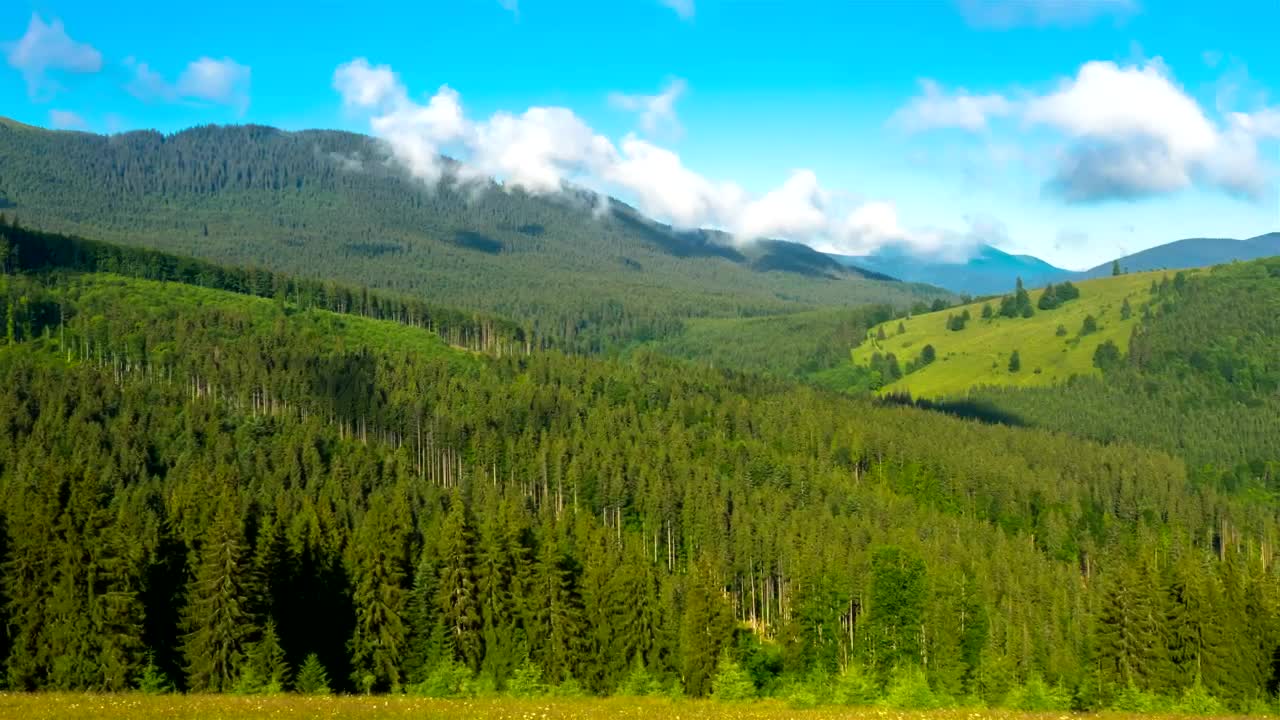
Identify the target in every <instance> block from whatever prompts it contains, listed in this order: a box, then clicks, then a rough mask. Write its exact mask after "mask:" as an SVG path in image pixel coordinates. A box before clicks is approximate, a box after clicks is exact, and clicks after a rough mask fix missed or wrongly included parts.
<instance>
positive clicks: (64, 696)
mask: <svg viewBox="0 0 1280 720" xmlns="http://www.w3.org/2000/svg"><path fill="white" fill-rule="evenodd" d="M1071 716H1072V715H1071V714H1070V713H1059V712H1055V713H1026V712H1018V711H1014V710H980V709H972V708H969V709H954V710H932V711H909V710H889V709H885V708H875V707H871V708H846V707H830V706H827V707H819V708H814V709H811V710H796V709H793V708H790V707H788V706H787V705H786V704H785V703H783V702H781V701H760V702H750V703H720V702H715V701H710V700H682V701H671V700H663V699H654V698H607V699H599V698H584V699H554V700H553V699H546V698H542V699H530V700H521V699H514V698H485V699H476V700H432V699H425V698H409V697H403V696H400V697H387V696H376V695H375V696H372V697H363V696H330V697H324V696H300V695H274V696H257V697H253V696H234V695H142V694H138V693H135V694H128V695H92V694H75V693H29V694H20V693H3V694H0V720H10V718H14V719H17V718H22V719H23V720H53V719H54V718H57V719H58V720H89V719H90V718H92V719H93V720H99V719H104V720H126V719H128V720H160V719H161V718H163V719H164V720H197V719H198V720H213V719H218V720H240V719H241V718H246V719H247V718H352V719H353V720H384V719H387V720H390V719H398V718H420V719H423V720H426V719H430V720H463V719H464V718H475V719H476V720H544V719H545V720H551V719H553V718H564V719H565V720H639V719H640V718H662V720H784V719H785V718H812V720H835V719H836V718H865V719H867V720H979V719H980V718H992V719H994V720H1030V719H1032V718H1040V719H1042V720H1059V719H1060V718H1066V717H1071ZM1078 717H1090V716H1087V715H1083V716H1078ZM1097 717H1099V718H1107V719H1108V720H1111V719H1115V720H1120V719H1122V718H1127V717H1135V718H1137V717H1141V718H1149V719H1156V718H1161V717H1175V716H1170V715H1164V716H1161V715H1140V716H1139V715H1132V716H1131V715H1125V714H1120V713H1103V714H1100V715H1098V716H1097Z"/></svg>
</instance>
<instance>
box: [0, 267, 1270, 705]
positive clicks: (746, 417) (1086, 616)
mask: <svg viewBox="0 0 1280 720" xmlns="http://www.w3.org/2000/svg"><path fill="white" fill-rule="evenodd" d="M6 267H8V266H7V265H6ZM0 283H2V285H0V298H3V301H4V305H3V308H0V310H2V311H3V315H4V317H5V318H6V326H5V328H6V334H5V337H4V345H3V346H0V498H3V500H2V501H0V517H2V519H3V525H2V526H3V528H4V534H3V537H4V543H3V546H2V547H0V551H2V552H3V564H2V565H0V567H2V568H3V574H2V577H0V587H2V588H3V590H4V594H5V598H6V602H5V603H4V604H3V610H2V612H3V615H4V622H3V624H2V626H3V627H5V628H6V629H7V631H6V633H5V634H4V636H3V638H0V639H2V640H3V654H4V657H5V669H6V676H7V679H8V684H9V686H10V687H12V688H49V689H52V688H93V689H102V690H109V689H119V688H122V687H125V686H127V685H129V684H131V682H132V679H133V678H134V677H136V676H137V673H138V672H139V671H140V669H141V668H142V666H143V665H144V664H145V663H146V658H147V656H148V653H152V654H153V655H154V658H155V660H156V663H157V665H158V666H159V667H161V668H162V669H163V670H164V671H165V672H167V673H168V674H169V675H170V676H171V677H175V678H179V679H180V680H181V682H182V683H183V685H184V686H185V687H189V688H192V689H196V690H215V691H216V690H230V689H232V688H234V687H236V686H237V685H238V684H239V683H243V682H248V680H246V679H245V678H246V676H248V677H249V678H250V680H251V679H252V677H253V673H255V672H258V671H259V670H260V669H261V668H259V667H258V663H259V662H260V659H261V658H264V657H277V655H279V654H281V653H282V655H280V657H283V658H284V659H286V660H287V661H288V663H289V664H290V665H291V666H292V667H295V668H296V667H298V665H299V664H301V662H302V660H303V658H304V657H306V656H307V655H308V654H310V653H315V654H316V655H317V657H318V658H319V659H320V661H321V662H323V664H324V665H326V666H327V667H328V669H329V671H330V677H331V678H333V679H334V680H335V682H336V683H338V684H339V685H340V686H341V687H343V688H345V689H351V690H355V689H370V690H374V691H383V690H391V689H398V688H402V687H405V686H414V687H423V686H422V685H420V684H421V683H428V686H430V683H438V682H442V680H441V678H442V677H447V678H456V677H460V676H466V677H470V676H475V677H477V678H479V680H480V681H482V682H484V683H488V684H490V687H498V688H501V687H504V686H505V685H506V684H507V683H508V682H509V681H510V680H511V678H512V677H513V674H514V672H515V669H516V668H517V667H522V666H527V664H526V663H532V664H533V665H534V666H536V667H537V668H539V669H540V670H541V671H542V672H543V673H544V677H545V678H546V680H547V681H549V682H568V680H569V678H573V679H574V681H576V682H578V683H580V684H581V686H582V687H584V688H585V689H587V690H588V691H591V692H614V691H618V690H619V689H620V688H621V687H622V685H623V684H624V683H625V682H626V681H627V679H628V678H630V677H632V676H633V673H634V672H635V671H636V668H644V670H645V672H646V673H649V675H650V677H652V678H653V679H654V682H656V683H657V684H658V685H660V686H661V687H663V688H670V687H671V686H673V685H676V686H679V687H680V688H682V690H683V692H685V693H688V694H690V695H695V696H700V695H704V694H706V693H707V692H708V691H709V690H710V678H711V674H712V672H713V670H714V668H715V666H716V664H717V662H718V658H720V657H722V656H724V654H726V653H727V654H728V656H729V657H732V658H735V659H737V660H739V661H741V662H742V664H743V666H744V667H745V668H747V669H748V670H749V672H750V673H751V677H752V680H753V682H754V683H755V684H756V685H757V687H759V688H761V689H763V690H765V691H774V690H776V689H777V688H779V687H780V686H781V685H782V684H784V683H786V682H789V681H796V680H798V679H803V678H808V677H811V676H813V675H814V673H828V674H832V673H836V672H838V671H840V670H841V669H845V670H846V671H847V669H848V668H850V667H860V668H863V669H864V671H865V672H866V673H867V676H868V677H869V678H871V682H873V683H876V684H883V683H886V682H888V681H889V680H890V679H891V678H892V677H895V675H896V674H901V673H903V672H907V669H909V668H913V667H914V668H919V669H920V670H921V671H923V672H924V673H925V676H926V677H927V679H928V682H929V684H930V685H931V687H932V688H933V689H934V691H936V692H938V693H941V694H944V695H947V696H950V697H953V698H960V697H966V696H973V697H978V698H982V699H983V700H985V701H987V702H991V703H997V704H998V703H1002V702H1005V701H1006V700H1007V699H1008V698H1009V697H1011V693H1013V692H1015V691H1017V690H1018V688H1020V687H1021V686H1022V685H1023V684H1024V683H1027V684H1031V683H1036V682H1041V681H1042V680H1043V681H1045V682H1047V683H1049V685H1058V686H1060V687H1061V688H1062V692H1063V693H1064V694H1065V696H1066V697H1068V698H1069V701H1070V702H1071V703H1072V704H1074V705H1076V706H1078V707H1096V706H1099V705H1101V704H1106V703H1110V702H1112V701H1113V700H1114V699H1115V698H1116V697H1118V696H1119V695H1120V694H1121V693H1123V692H1129V691H1130V690H1131V689H1132V690H1133V691H1138V690H1140V691H1146V692H1160V693H1165V694H1169V695H1176V694H1180V693H1182V692H1183V691H1184V690H1186V689H1187V688H1191V687H1200V686H1203V687H1204V688H1207V689H1208V690H1209V691H1211V692H1213V693H1214V694H1215V695H1217V696H1219V697H1221V698H1224V699H1226V700H1228V701H1229V702H1230V703H1231V704H1232V706H1233V707H1236V708H1239V709H1241V710H1247V709H1249V708H1252V707H1256V705H1257V703H1259V702H1265V701H1266V696H1267V693H1268V692H1270V689H1271V688H1273V687H1274V684H1275V682H1276V679H1277V677H1276V667H1275V663H1274V657H1275V655H1274V652H1275V649H1276V647H1277V645H1278V642H1277V639H1278V637H1280V635H1278V633H1280V624H1278V619H1280V618H1278V617H1277V611H1276V607H1277V603H1278V602H1280V598H1278V597H1277V595H1276V588H1277V582H1276V575H1275V573H1276V567H1275V564H1274V559H1273V549H1274V547H1275V542H1276V540H1277V537H1276V535H1277V523H1276V517H1275V505H1274V503H1257V502H1255V501H1253V500H1252V499H1251V498H1246V497H1241V496H1238V495H1237V494H1236V493H1233V492H1228V491H1224V490H1222V489H1220V488H1218V487H1217V486H1216V485H1214V484H1211V483H1209V484H1197V483H1192V482H1190V481H1189V480H1188V477H1187V474H1186V472H1185V470H1184V466H1183V463H1182V462H1181V461H1180V460H1179V459H1177V458H1175V457H1172V456H1169V455H1166V454H1164V453H1161V452H1156V451H1150V450H1145V449H1142V448H1139V447H1136V446H1133V445H1128V444H1124V443H1115V444H1112V445H1109V446H1104V445H1096V444H1093V443H1089V442H1081V441H1078V440H1076V439H1074V438H1071V437H1068V436H1066V435H1061V434H1056V433H1049V432H1043V431H1038V430H1028V429H1019V428H1009V427H1002V426H987V425H981V424H977V423H973V422H967V421H962V420H958V419H955V418H950V417H946V416H944V415H940V414H935V413H928V412H923V411H920V410H916V409H912V408H896V407H878V406H876V405H875V404H873V403H871V402H868V401H863V400H857V399H851V398H844V397H840V396H836V395H833V394H828V393H825V392H822V391H818V390H814V389H810V388H805V387H803V386H798V385H794V384H790V383H785V382H781V381H772V380H768V379H763V378H760V377H757V376H751V375H741V374H737V373H733V372H726V371H723V370H715V369H705V368H697V367H693V366H690V365H688V364H685V363H681V362H677V361H672V360H667V359H662V358H659V357H656V356H653V355H645V354H641V355H637V356H636V357H633V358H630V359H627V360H610V361H606V360H598V359H589V358H581V357H572V356H565V355H560V354H556V353H537V352H535V353H533V354H531V355H525V354H524V353H515V354H511V353H505V354H504V356H503V357H497V353H496V350H486V349H485V348H484V347H481V348H479V349H480V350H481V352H478V353H466V352H463V351H461V350H457V349H452V348H449V347H447V346H446V345H445V344H444V343H442V342H440V341H439V340H437V339H435V338H434V337H433V336H432V335H431V334H430V333H429V331H427V330H425V329H423V328H422V327H419V326H416V325H406V324H402V323H398V322H391V321H389V320H376V319H372V318H365V317H355V316H352V315H350V314H345V315H340V314H334V313H331V312H329V311H328V310H324V309H321V308H320V307H317V306H311V307H304V306H302V305H300V304H298V303H296V302H295V301H294V300H293V299H292V298H291V297H289V296H287V295H284V294H280V295H277V296H276V297H275V298H273V299H267V298H260V297H253V296H250V295H247V294H230V293H227V292H226V291H221V290H212V289H207V288H198V287H194V286H191V285H190V284H187V283H183V284H174V283H162V282H156V281H148V280H141V279H135V278H124V277H120V276H116V275H109V274H83V273H75V272H67V271H65V270H56V269H50V268H48V267H47V266H45V268H44V269H42V270H38V271H30V272H26V273H24V274H21V275H13V274H10V275H7V276H5V277H4V278H3V279H0ZM303 297H305V295H304V296H303ZM1275 490H1276V488H1274V487H1271V488H1267V489H1266V491H1268V492H1275ZM957 617H963V618H966V619H967V620H966V622H963V623H959V624H957V623H956V622H955V619H956V618H957ZM1197 683H1199V684H1197Z"/></svg>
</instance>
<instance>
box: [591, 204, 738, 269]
mask: <svg viewBox="0 0 1280 720" xmlns="http://www.w3.org/2000/svg"><path fill="white" fill-rule="evenodd" d="M613 219H614V220H616V221H617V222H618V223H619V224H621V225H624V226H626V227H627V228H628V229H630V230H633V231H635V232H636V233H638V234H640V235H641V236H642V237H644V239H645V240H647V241H649V242H650V243H652V244H654V245H656V246H658V248H659V249H660V250H662V251H663V252H665V253H667V254H668V255H674V256H676V257H680V258H686V257H722V258H725V259H727V260H732V261H734V262H744V261H745V260H746V258H744V257H743V256H742V253H740V252H738V251H737V250H734V249H733V248H731V247H729V246H727V245H721V244H719V243H717V242H715V240H714V239H712V237H711V236H710V235H709V234H708V233H707V232H705V231H702V230H673V229H671V228H668V227H665V226H662V225H655V224H653V223H652V222H650V221H648V220H646V219H644V218H640V217H637V216H636V215H633V214H632V213H630V212H626V211H618V210H615V211H614V213H613Z"/></svg>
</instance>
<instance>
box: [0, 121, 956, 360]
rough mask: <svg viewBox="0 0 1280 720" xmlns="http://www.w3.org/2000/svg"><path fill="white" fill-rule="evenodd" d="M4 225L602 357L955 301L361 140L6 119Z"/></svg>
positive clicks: (2, 132)
mask: <svg viewBox="0 0 1280 720" xmlns="http://www.w3.org/2000/svg"><path fill="white" fill-rule="evenodd" d="M0 159H3V161H2V162H0V212H4V213H7V214H8V215H9V217H10V218H16V219H17V220H18V221H19V222H21V223H22V224H23V225H25V226H29V227H35V228H38V229H43V230H48V231H53V232H61V233H69V234H75V235H81V236H84V237H87V238H92V239H97V240H105V241H110V242H120V243H126V244H131V245H138V246H144V247H150V248H154V249H159V250H164V251H167V252H174V253H179V254H184V255H191V256H194V257H198V258H201V259H204V260H209V261H213V262H218V263H223V264H231V265H238V266H242V267H261V268H265V269H269V270H273V271H279V272H287V273H290V274H293V275H297V276H302V277H312V278H316V277H327V278H331V279H334V280H338V281H342V282H346V283H352V284H357V285H365V286H368V287H373V288H380V289H385V290H390V291H393V292H398V293H404V294H408V295H413V296H416V297H419V298H422V299H424V300H428V301H431V302H435V303H439V304H447V305H449V306H451V307H458V308H464V309H473V310H482V311H487V312H493V313H497V314H500V315H503V316H505V317H509V318H512V319H514V320H517V321H519V322H522V323H524V324H526V325H528V326H530V328H531V329H532V330H534V331H536V332H537V334H539V335H540V336H541V337H544V338H548V337H558V338H560V342H561V344H562V346H563V347H566V348H567V349H580V350H587V351H596V350H601V349H604V348H605V347H606V346H609V345H611V344H618V345H623V344H626V343H629V342H632V341H636V340H645V339H647V338H649V337H651V336H654V335H660V334H662V333H665V332H669V331H670V330H671V328H673V327H676V326H678V325H679V323H681V322H683V321H684V320H685V319H688V318H694V317H746V316H758V315H773V314H785V313H791V312H796V311H803V310H810V309H813V308H818V307H853V306H857V305H863V304H867V303H887V304H890V305H893V306H895V307H900V308H905V307H907V306H909V305H912V304H915V303H918V302H922V301H923V302H931V301H932V300H934V299H937V298H940V297H947V296H948V295H949V293H948V292H946V291H943V290H940V289H938V288H934V287H930V286H926V285H921V284H909V283H903V282H898V281H896V280H894V279H892V278H889V277H887V276H885V275H883V274H880V273H878V272H876V271H874V269H870V270H864V269H861V268H850V267H847V266H845V265H843V264H841V263H839V262H836V261H835V260H834V259H832V258H830V257H828V256H827V255H824V254H822V253H819V252H817V251H815V250H813V249H811V248H809V247H808V246H806V245H803V244H799V243H794V242H786V241H782V240H762V241H757V242H752V243H746V244H743V243H734V242H733V241H732V238H731V237H730V236H729V235H726V234H724V233H720V232H717V231H714V230H681V229H677V228H673V227H671V226H668V225H665V224H662V223H659V222H656V221H654V220H652V219H650V218H648V217H645V216H644V215H642V214H641V213H639V212H638V211H637V210H635V209H634V208H632V207H630V206H628V205H626V204H625V203H622V202H619V201H617V200H614V199H611V198H603V197H600V196H597V195H595V194H593V193H588V192H586V191H581V190H576V189H572V188H567V189H565V190H564V191H563V192H559V193H555V194H549V195H531V194H528V193H525V192H523V191H521V190H515V189H506V188H503V187H501V186H499V185H497V184H496V183H488V184H475V183H471V184H460V183H453V182H448V183H442V184H439V185H437V186H434V187H432V186H428V185H426V184H425V183H422V182H420V181H418V180H417V179H415V178H413V177H412V176H410V175H409V173H408V172H407V171H405V170H404V169H403V167H402V166H401V165H400V164H399V163H396V162H393V161H392V160H391V158H390V157H389V150H388V149H387V148H386V146H385V145H383V144H382V143H381V142H379V141H377V140H374V139H373V138H370V137H367V136H364V135H359V134H355V133H347V132H337V131H325V130H309V131H300V132H285V131H282V130H278V129H275V128H270V127H263V126H257V125H241V126H205V127H197V128H191V129H189V130H184V131H182V132H178V133H174V134H169V135H165V134H161V133H158V132H154V131H136V132H128V133H121V134H117V135H111V136H103V135H95V134H90V133H83V132H68V131H48V130H42V129H39V128H35V127H31V126H28V125H23V124H20V123H16V122H13V121H5V120H3V119H0Z"/></svg>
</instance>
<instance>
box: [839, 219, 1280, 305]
mask: <svg viewBox="0 0 1280 720" xmlns="http://www.w3.org/2000/svg"><path fill="white" fill-rule="evenodd" d="M1273 255H1280V232H1273V233H1268V234H1266V235H1259V236H1258V237H1255V238H1250V239H1248V240H1234V239H1231V238H1188V239H1186V240H1175V241H1173V242H1171V243H1166V244H1164V245H1159V246H1156V247H1153V248H1149V249H1147V250H1143V251H1141V252H1136V253H1133V254H1132V255H1126V256H1124V257H1122V258H1120V266H1121V267H1122V268H1124V269H1125V270H1126V271H1130V272H1142V271H1146V270H1160V269H1162V268H1168V269H1170V270H1180V269H1184V268H1193V267H1204V266H1206V265H1218V264H1221V263H1228V262H1231V261H1233V260H1256V259H1257V258H1263V257H1271V256H1273ZM832 257H833V258H834V259H835V260H836V261H837V262H839V263H841V264H843V265H846V266H849V267H857V268H862V269H864V270H868V271H871V272H875V273H881V274H883V275H888V276H890V277H895V278H898V279H899V280H904V281H907V282H918V283H928V284H930V285H936V286H938V287H942V288H946V289H947V290H951V291H952V292H957V293H967V294H969V295H991V294H994V293H1003V292H1006V291H1008V289H1009V288H1011V287H1013V285H1014V283H1015V282H1016V280H1017V278H1019V277H1021V278H1022V281H1023V283H1025V284H1026V285H1027V287H1040V286H1042V285H1044V284H1046V283H1051V282H1059V281H1061V280H1081V279H1085V278H1093V277H1102V276H1105V275H1110V274H1111V265H1112V262H1113V261H1111V260H1108V261H1107V262H1105V263H1102V264H1101V265H1098V266H1097V267H1094V268H1091V269H1089V270H1085V271H1083V272H1080V271H1073V270H1064V269H1063V268H1059V267H1055V266H1053V265H1050V264H1049V263H1047V262H1045V261H1043V260H1041V259H1039V258H1036V257H1032V256H1030V255H1012V254H1010V253H1006V252H1004V251H1002V250H998V249H996V248H994V247H992V246H990V245H979V246H978V248H977V250H976V251H975V252H974V253H973V255H972V256H971V257H970V258H969V259H967V260H964V261H942V260H937V259H931V258H927V257H919V256H916V255H913V254H911V253H909V252H907V251H906V250H904V249H902V248H897V247H887V248H882V249H881V250H879V251H877V252H876V253H874V254H872V255H859V256H849V255H832Z"/></svg>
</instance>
